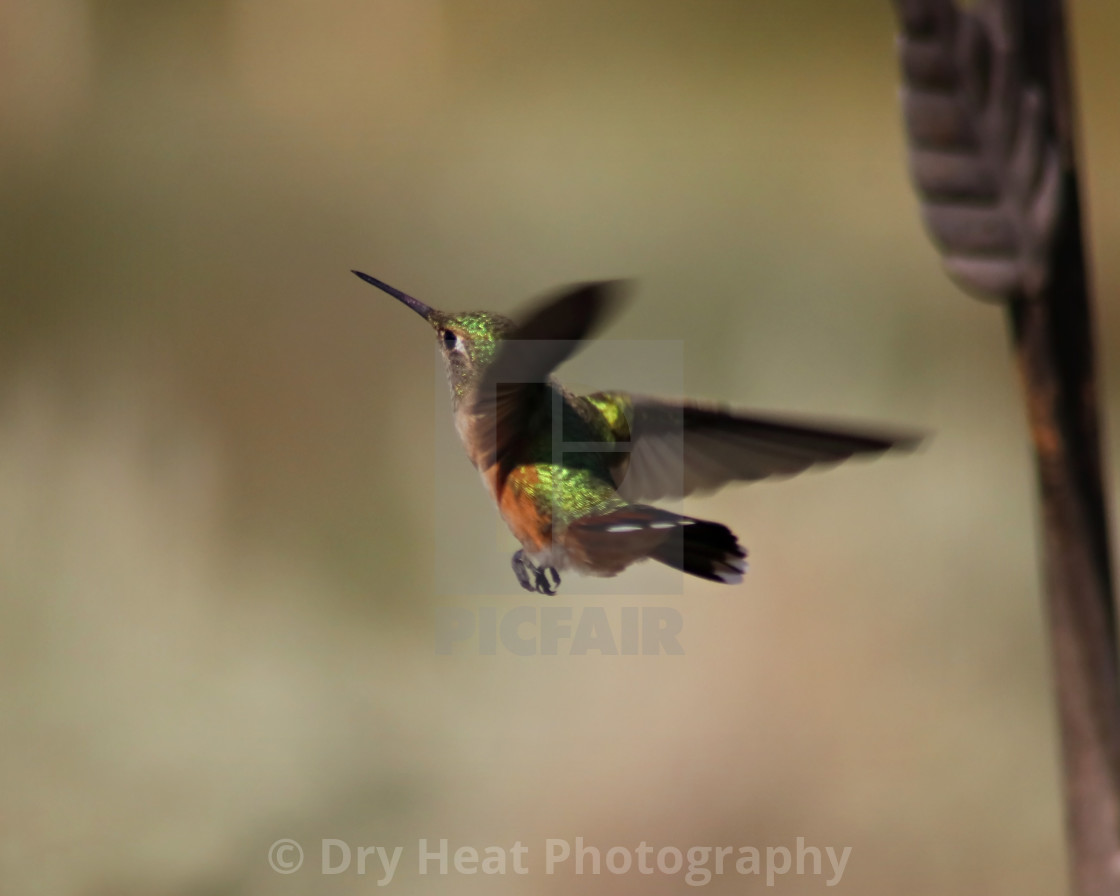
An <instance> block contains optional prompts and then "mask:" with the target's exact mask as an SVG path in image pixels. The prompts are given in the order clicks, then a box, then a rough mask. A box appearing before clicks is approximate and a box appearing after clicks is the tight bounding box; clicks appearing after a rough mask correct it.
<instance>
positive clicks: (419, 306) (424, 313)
mask: <svg viewBox="0 0 1120 896" xmlns="http://www.w3.org/2000/svg"><path fill="white" fill-rule="evenodd" d="M350 273H351V274H355V275H357V276H358V277H361V278H362V279H363V280H365V281H366V283H372V284H373V285H374V286H376V287H377V288H378V289H381V290H384V291H385V292H387V293H389V295H391V296H392V297H393V298H394V299H400V300H401V301H402V302H404V304H406V305H407V306H408V307H409V308H411V309H412V310H413V311H415V312H416V313H417V314H419V315H420V316H421V317H422V318H424V320H429V321H430V320H431V319H432V312H433V309H432V307H431V306H430V305H425V304H424V303H423V302H421V301H420V300H419V299H414V298H413V297H412V296H410V295H408V293H404V292H401V291H400V290H399V289H395V288H393V287H392V286H390V285H389V284H388V283H382V282H381V281H380V280H378V279H377V278H376V277H371V276H370V275H369V274H363V273H362V272H361V271H351V272H350Z"/></svg>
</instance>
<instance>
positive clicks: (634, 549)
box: [564, 504, 747, 585]
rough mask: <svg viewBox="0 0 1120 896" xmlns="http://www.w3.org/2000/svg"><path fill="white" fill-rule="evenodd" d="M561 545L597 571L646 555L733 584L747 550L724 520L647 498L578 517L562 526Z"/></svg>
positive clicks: (611, 571) (601, 572)
mask: <svg viewBox="0 0 1120 896" xmlns="http://www.w3.org/2000/svg"><path fill="white" fill-rule="evenodd" d="M564 546H565V549H566V550H567V552H568V556H569V558H570V559H571V560H573V561H574V562H575V565H576V566H577V567H578V568H583V569H584V570H585V571H589V572H593V573H598V574H599V575H608V576H611V575H615V574H616V573H619V572H621V571H622V570H623V569H625V568H626V567H627V566H629V565H630V564H631V563H634V562H636V561H638V560H644V559H645V558H647V557H648V558H651V559H653V560H657V561H658V562H659V563H664V564H665V565H666V566H671V567H672V568H673V569H679V570H681V571H682V572H687V573H688V574H689V575H694V576H699V577H700V578H702V579H710V580H711V581H713V582H723V583H724V584H727V585H734V584H738V583H739V582H741V581H742V580H743V573H744V572H745V571H746V568H747V563H746V556H747V552H746V550H745V549H744V548H743V547H742V546H741V545H740V544H739V540H738V539H737V538H736V537H735V533H734V532H732V531H731V530H730V529H728V528H727V526H725V525H723V524H722V523H713V522H709V521H708V520H698V519H694V518H693V517H688V516H681V515H680V514H679V513H673V512H671V511H668V510H661V509H659V508H657V507H651V506H649V505H648V504H631V505H630V506H628V507H623V508H621V509H620V510H615V511H613V512H611V513H606V514H602V515H600V516H590V517H583V518H582V519H578V520H576V521H575V522H573V523H571V524H570V525H569V526H568V528H567V531H566V533H565V535H564Z"/></svg>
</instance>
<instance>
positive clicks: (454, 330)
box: [354, 271, 514, 407]
mask: <svg viewBox="0 0 1120 896" xmlns="http://www.w3.org/2000/svg"><path fill="white" fill-rule="evenodd" d="M354 273H355V274H357V275H358V276H359V277H361V278H362V279H363V280H365V281H366V282H367V283H372V284H373V285H374V286H376V287H377V288H378V289H381V290H384V291H385V292H387V293H389V295H391V296H393V297H394V298H396V299H399V300H400V301H401V302H402V303H403V304H405V305H407V306H408V307H409V308H411V309H412V310H413V311H415V312H416V313H417V314H419V315H420V316H421V317H422V318H424V320H426V321H427V322H428V323H429V324H430V325H431V326H432V329H434V330H435V331H436V345H437V346H438V347H439V351H440V354H441V355H442V356H443V361H444V364H445V365H446V367H447V381H448V383H449V384H450V385H451V395H452V400H453V402H454V403H455V406H456V407H458V404H459V401H460V400H461V399H462V398H463V397H464V396H465V395H466V394H467V393H468V392H469V391H470V389H471V388H472V387H473V386H474V384H475V383H477V382H478V380H479V378H480V377H481V375H482V372H483V371H484V370H486V368H487V366H488V365H489V364H490V362H491V361H493V360H494V355H495V353H496V352H497V349H498V343H499V342H500V341H501V339H502V337H503V336H505V335H506V334H507V333H509V332H510V331H511V330H512V329H513V327H514V323H513V321H512V320H510V319H509V318H508V317H503V316H502V315H500V314H493V313H492V312H489V311H466V312H463V313H460V314H448V313H447V312H444V311H439V310H437V309H435V308H432V307H431V306H430V305H425V304H424V303H423V302H421V301H420V300H419V299H414V298H413V297H412V296H410V295H407V294H406V293H403V292H401V291H400V290H399V289H395V288H393V287H392V286H389V285H388V284H387V283H382V282H381V281H380V280H378V279H376V278H375V277H371V276H369V274H363V273H361V272H360V271H354Z"/></svg>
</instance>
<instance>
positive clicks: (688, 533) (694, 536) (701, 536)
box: [650, 517, 747, 585]
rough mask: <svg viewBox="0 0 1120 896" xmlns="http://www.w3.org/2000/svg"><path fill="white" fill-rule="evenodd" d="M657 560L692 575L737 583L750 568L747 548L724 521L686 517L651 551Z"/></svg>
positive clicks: (724, 582) (731, 583) (729, 583)
mask: <svg viewBox="0 0 1120 896" xmlns="http://www.w3.org/2000/svg"><path fill="white" fill-rule="evenodd" d="M650 556H651V557H653V559H654V560H657V561H659V562H660V563H664V564H665V565H666V566H671V567H672V568H673V569H679V570H680V571H681V572H687V573H688V574H689V575H692V576H698V577H699V578H701V579H708V580H710V581H712V582H722V583H723V584H725V585H737V584H739V583H740V582H742V581H743V573H744V572H746V571H747V552H746V550H745V549H744V548H743V546H742V545H740V544H739V539H738V538H736V537H735V533H734V532H732V531H731V530H730V529H728V528H727V526H725V525H723V524H722V523H712V522H709V521H707V520H696V519H691V518H690V517H682V525H681V526H680V527H679V528H677V529H676V530H674V532H673V535H672V537H671V538H669V539H667V540H666V541H665V542H664V543H663V544H661V545H659V546H658V548H657V550H656V551H655V552H654V553H652V554H650Z"/></svg>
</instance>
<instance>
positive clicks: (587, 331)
mask: <svg viewBox="0 0 1120 896" xmlns="http://www.w3.org/2000/svg"><path fill="white" fill-rule="evenodd" d="M353 273H354V274H356V275H357V276H358V277H360V278H361V279H362V280H364V281H366V282H367V283H370V284H372V285H373V286H376V287H377V288H378V289H381V290H383V291H384V292H386V293H388V294H389V295H391V296H393V297H394V298H396V299H398V300H400V301H401V302H402V303H404V304H405V305H407V306H408V307H409V308H411V309H412V310H413V311H415V312H416V313H417V314H419V315H420V316H421V317H422V318H424V320H426V321H427V322H428V324H429V325H430V326H431V327H432V329H433V330H435V336H436V345H437V346H438V348H439V351H440V354H441V355H442V357H443V361H444V365H445V367H446V370H447V379H448V384H449V386H450V388H451V402H452V408H453V413H454V418H455V428H456V430H457V432H458V434H459V437H460V439H461V440H462V442H463V447H464V448H465V449H466V453H467V456H468V457H469V458H470V461H471V463H472V464H473V465H474V467H475V468H476V469H477V470H478V472H479V473H480V474H481V476H482V481H483V483H484V484H485V486H486V489H487V491H488V492H489V493H490V496H491V498H493V500H494V502H495V504H496V505H497V507H498V511H499V513H500V514H501V516H502V518H503V519H504V520H505V522H506V524H507V525H508V526H509V528H510V531H511V532H512V533H513V535H514V537H515V538H516V539H517V541H519V542H520V543H521V548H520V549H519V550H518V551H517V552H516V553H515V554H514V555H513V557H512V561H511V565H512V566H513V571H514V574H515V575H516V576H517V581H518V583H519V584H520V585H521V587H523V588H524V589H525V590H527V591H532V592H537V593H540V594H545V595H553V594H555V593H556V590H557V588H558V587H559V585H560V571H561V570H563V569H566V568H572V569H574V570H576V571H577V572H580V573H583V574H585V575H593V576H614V575H617V574H618V573H620V572H622V571H623V570H624V569H626V568H627V567H628V566H630V565H631V564H632V563H636V562H638V561H640V560H645V559H652V560H656V561H658V562H660V563H663V564H665V565H666V566H669V567H672V568H673V569H677V570H681V571H682V572H686V573H688V574H690V575H693V576H698V577H699V578H702V579H708V580H711V581H715V582H722V583H725V584H736V583H739V582H741V581H742V578H743V573H744V572H745V571H746V566H747V564H746V557H747V552H746V550H745V549H744V548H743V547H742V545H740V543H739V539H738V538H737V537H736V536H735V534H734V533H733V532H732V531H731V530H730V529H729V528H728V527H727V526H725V525H723V524H722V523H716V522H711V521H709V520H702V519H697V518H694V517H690V516H683V515H681V514H678V513H674V512H672V511H669V510H665V509H661V508H657V507H654V506H652V505H651V504H650V503H648V502H650V501H655V500H658V499H673V498H683V497H684V496H686V495H690V494H693V493H695V492H707V491H712V490H714V489H717V488H719V487H721V486H723V485H725V484H727V483H730V482H734V481H753V480H758V479H764V478H766V477H769V476H788V475H791V474H794V473H799V472H801V471H802V470H805V469H807V468H809V467H811V466H814V465H817V464H832V463H836V462H839V461H842V460H845V459H847V458H849V457H853V456H855V455H876V454H881V453H882V452H885V451H887V450H889V449H892V448H910V447H913V446H914V445H915V444H916V443H917V441H918V439H916V438H914V437H912V436H907V435H901V434H891V433H887V432H868V431H857V430H855V429H847V428H842V427H835V428H834V427H830V426H818V425H815V424H810V423H805V422H798V421H794V420H787V419H783V418H780V417H776V416H769V415H760V414H754V413H746V412H740V411H735V410H731V409H729V408H727V407H724V406H722V405H716V404H703V403H699V402H692V401H681V400H665V399H658V398H651V397H645V396H641V395H634V394H631V393H628V392H595V393H593V394H590V395H577V394H575V393H573V392H571V391H569V390H567V389H565V388H564V387H563V386H562V385H561V384H560V383H559V382H557V380H556V379H555V378H554V377H553V371H554V370H555V369H556V368H557V367H558V366H559V365H560V364H561V363H563V362H564V361H565V360H566V359H567V358H569V357H570V356H571V355H572V354H574V353H575V352H576V351H577V350H578V349H579V347H580V345H581V343H582V342H583V341H584V340H586V339H587V338H588V337H590V336H591V335H592V334H593V333H594V332H595V331H596V330H597V329H598V328H599V327H600V325H602V324H603V322H604V321H605V320H606V318H607V317H608V316H609V315H610V313H611V312H612V311H614V310H616V309H617V307H618V305H619V301H620V296H621V294H622V292H623V281H599V282H589V283H581V284H575V285H572V286H568V287H565V288H564V289H562V290H559V291H558V292H556V293H554V294H553V295H550V296H548V297H547V298H545V299H544V300H542V301H540V302H539V303H538V304H537V305H536V306H535V307H533V308H532V309H530V310H529V311H528V312H527V313H525V314H522V315H521V316H519V318H518V319H517V320H513V319H511V318H509V317H506V316H504V315H501V314H495V313H494V312H491V311H468V312H462V313H448V312H445V311H439V310H437V309H435V308H432V307H431V306H430V305H427V304H425V303H424V302H422V301H420V300H419V299H416V298H413V297H412V296H410V295H408V294H407V293H404V292H402V291H400V290H399V289H396V288H395V287H392V286H389V285H388V284H387V283H384V282H382V281H381V280H378V279H377V278H376V277H371V276H370V275H369V274H364V273H362V272H361V271H353Z"/></svg>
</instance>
